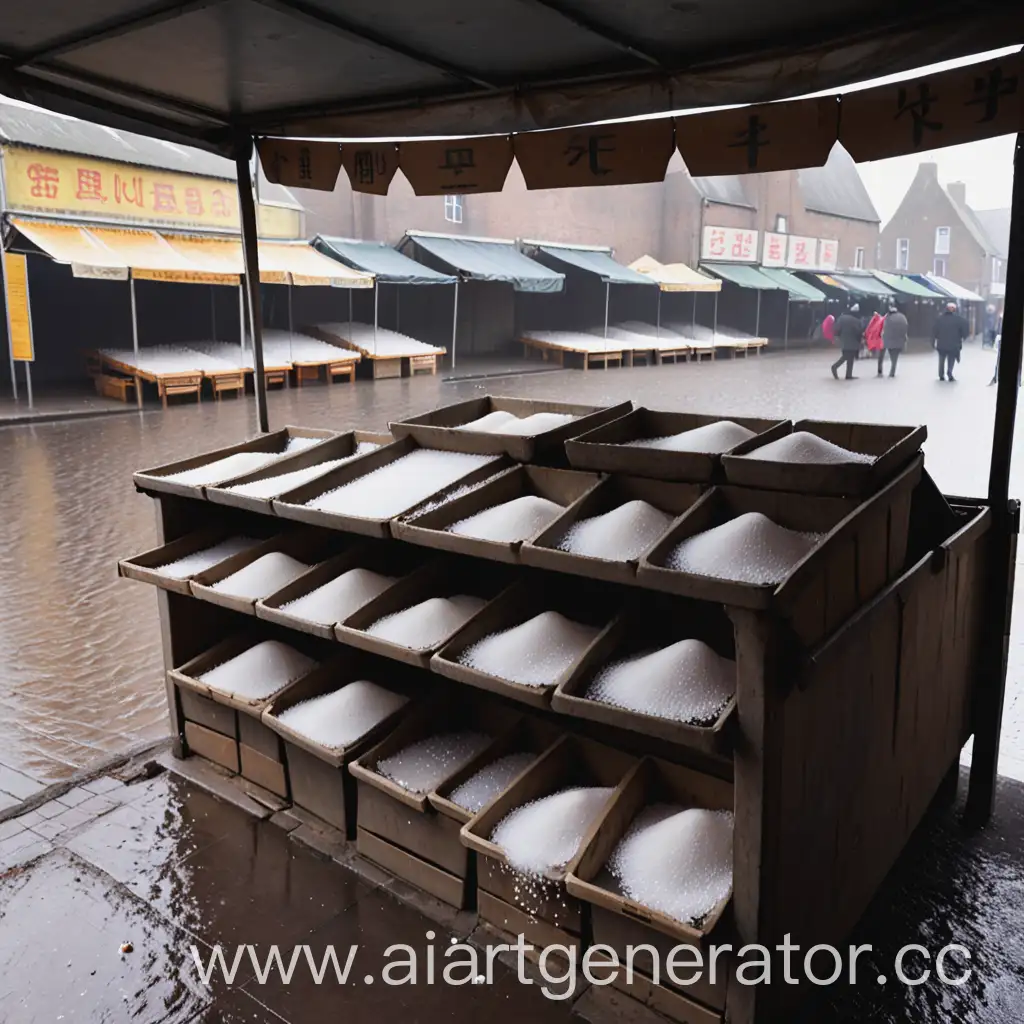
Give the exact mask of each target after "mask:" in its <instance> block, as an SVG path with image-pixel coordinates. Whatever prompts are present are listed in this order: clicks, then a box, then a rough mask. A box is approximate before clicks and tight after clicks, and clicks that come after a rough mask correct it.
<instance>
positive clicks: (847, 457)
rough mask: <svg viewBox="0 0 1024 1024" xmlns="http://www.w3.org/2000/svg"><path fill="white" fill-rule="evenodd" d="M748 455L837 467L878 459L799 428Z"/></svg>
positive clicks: (752, 457) (771, 460)
mask: <svg viewBox="0 0 1024 1024" xmlns="http://www.w3.org/2000/svg"><path fill="white" fill-rule="evenodd" d="M744 457H745V458H748V459H764V460H766V461H769V462H802V463H806V464H808V465H815V466H836V465H840V464H842V463H844V462H874V461H875V457H874V455H865V454H863V453H862V452H852V451H850V449H849V448H843V447H841V446H840V445H838V444H833V443H832V442H831V441H826V440H825V439H824V438H823V437H818V435H817V434H811V433H808V432H807V431H806V430H795V431H794V432H793V433H792V434H787V435H786V436H785V437H780V438H779V439H778V441H772V442H771V443H770V444H766V445H765V446H764V447H763V448H755V449H754V450H753V451H752V452H748V453H747V454H746V456H744Z"/></svg>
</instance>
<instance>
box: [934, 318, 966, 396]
mask: <svg viewBox="0 0 1024 1024" xmlns="http://www.w3.org/2000/svg"><path fill="white" fill-rule="evenodd" d="M969 333H970V331H969V328H968V326H967V321H966V320H965V319H964V318H963V317H962V316H961V315H960V314H959V313H958V312H957V311H956V303H955V302H947V303H946V309H945V312H943V313H942V314H941V315H940V316H939V318H938V320H936V321H935V341H934V345H935V349H936V351H937V352H938V353H939V380H946V379H947V377H948V379H949V380H951V381H955V380H956V378H955V377H954V376H953V367H954V366H955V365H956V364H957V363H958V362H960V350H961V349H962V348H963V344H964V339H965V338H966V337H967V335H968V334H969Z"/></svg>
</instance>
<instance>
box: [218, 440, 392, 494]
mask: <svg viewBox="0 0 1024 1024" xmlns="http://www.w3.org/2000/svg"><path fill="white" fill-rule="evenodd" d="M379 447H380V445H376V444H372V443H371V442H369V441H360V442H359V444H357V445H356V450H355V451H354V452H353V453H352V454H351V455H346V456H345V458H343V459H328V460H327V461H326V462H318V463H317V464H316V465H315V466H309V467H307V468H306V469H293V470H292V471H291V472H290V473H279V474H278V475H277V476H271V477H267V478H266V480H253V481H252V482H251V483H247V484H236V485H235V486H234V487H229V488H227V489H228V490H229V491H231V492H232V493H233V494H244V495H246V496H247V497H250V498H276V497H277V496H278V495H279V494H284V493H286V492H287V491H293V490H295V488H296V487H301V486H302V485H303V484H308V483H309V482H310V481H311V480H316V479H317V478H318V477H321V476H323V475H324V474H325V473H329V472H330V471H331V470H332V469H337V468H338V466H343V465H345V463H346V462H351V461H352V460H353V459H358V458H359V456H360V455H365V454H366V453H367V452H372V451H374V450H375V449H376V448H379Z"/></svg>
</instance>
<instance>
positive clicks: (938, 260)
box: [932, 256, 946, 277]
mask: <svg viewBox="0 0 1024 1024" xmlns="http://www.w3.org/2000/svg"><path fill="white" fill-rule="evenodd" d="M932 273H933V274H934V275H935V276H936V277H945V276H946V261H945V260H944V259H942V257H941V256H936V257H935V259H934V260H932Z"/></svg>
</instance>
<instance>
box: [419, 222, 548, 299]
mask: <svg viewBox="0 0 1024 1024" xmlns="http://www.w3.org/2000/svg"><path fill="white" fill-rule="evenodd" d="M406 237H407V238H409V239H410V240H411V241H412V242H413V243H415V244H416V245H417V246H419V247H420V248H421V249H424V250H425V251H426V252H429V253H430V254H431V255H432V256H435V257H436V258H437V259H439V260H440V261H441V262H442V263H446V264H448V266H450V267H454V268H455V269H456V270H457V271H459V273H460V274H461V275H462V276H463V277H465V278H469V279H471V280H473V281H504V282H506V283H507V284H510V285H512V287H513V288H514V289H515V290H516V291H517V292H560V291H561V290H562V286H563V285H564V283H565V275H564V274H559V273H557V272H556V271H554V270H549V269H548V268H547V267H545V266H542V265H541V264H540V263H538V262H537V261H536V260H531V259H530V258H529V256H524V255H523V254H522V253H521V252H520V251H519V250H518V249H517V248H516V244H515V242H507V241H502V240H501V239H496V238H456V237H453V236H451V235H431V234H425V233H422V232H419V231H410V232H409V233H408V234H407V236H406Z"/></svg>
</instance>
